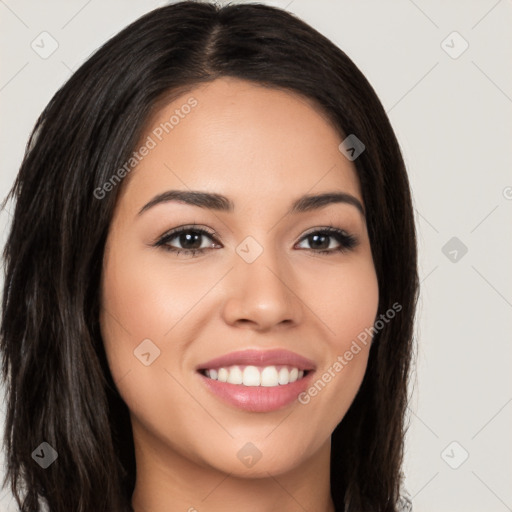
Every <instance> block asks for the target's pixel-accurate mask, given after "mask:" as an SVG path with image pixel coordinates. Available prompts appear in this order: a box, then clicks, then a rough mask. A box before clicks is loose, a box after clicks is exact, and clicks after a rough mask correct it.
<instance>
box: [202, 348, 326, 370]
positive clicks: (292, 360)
mask: <svg viewBox="0 0 512 512" xmlns="http://www.w3.org/2000/svg"><path fill="white" fill-rule="evenodd" d="M234 365H253V366H274V365H288V366H293V367H294V368H297V369H298V370H314V369H315V367H316V366H315V363H314V362H313V361H311V360H310V359H307V358H305V357H303V356H301V355H299V354H296V353H295V352H290V351H289V350H284V349H273V350H252V349H251V350H239V351H237V352H231V353H229V354H226V355H223V356H220V357H216V358H215V359H210V360H209V361H206V362H205V363H201V364H200V365H198V366H197V367H196V370H207V369H209V368H221V367H224V368H226V367H228V366H234Z"/></svg>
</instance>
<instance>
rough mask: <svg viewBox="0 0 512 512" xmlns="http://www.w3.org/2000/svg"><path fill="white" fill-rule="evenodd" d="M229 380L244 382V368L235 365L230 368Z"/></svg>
mask: <svg viewBox="0 0 512 512" xmlns="http://www.w3.org/2000/svg"><path fill="white" fill-rule="evenodd" d="M227 382H229V384H242V382H243V375H242V370H240V368H238V366H233V367H232V368H230V370H229V376H228V380H227Z"/></svg>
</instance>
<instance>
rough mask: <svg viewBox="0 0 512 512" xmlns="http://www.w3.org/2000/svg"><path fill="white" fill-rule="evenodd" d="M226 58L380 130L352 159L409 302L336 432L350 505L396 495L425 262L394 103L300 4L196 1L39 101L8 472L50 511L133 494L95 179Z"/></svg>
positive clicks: (27, 194)
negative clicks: (107, 322) (164, 108)
mask: <svg viewBox="0 0 512 512" xmlns="http://www.w3.org/2000/svg"><path fill="white" fill-rule="evenodd" d="M223 76H231V77H237V78H241V79H246V80H250V81H253V82H257V83H259V84H264V85H267V86H268V87H274V88H281V89H285V90H290V91H293V92H296V93H297V92H298V93H300V94H302V95H303V96H304V97H307V98H310V99H312V100H314V101H315V102H316V104H317V105H318V107H319V109H322V110H323V111H324V112H325V114H326V115H327V116H328V118H329V119H330V120H331V121H332V123H333V125H334V126H335V127H337V129H338V130H339V133H340V136H346V135H349V134H355V135H356V136H357V138H358V139H359V140H361V141H362V142H363V143H364V145H365V150H364V152H363V153H362V154H361V155H360V156H359V157H358V158H357V159H356V160H355V161H354V164H355V166H356V170H357V173H358V177H359V181H360V184H361V190H362V195H363V200H364V204H365V206H366V210H367V227H368V233H369V238H370V243H371V249H372V254H373V259H374V262H375V268H376V272H377V278H378V283H379V290H380V291H379V311H378V317H379V316H380V315H382V314H384V313H385V312H386V311H387V310H388V309H389V308H390V307H391V306H392V304H395V303H397V304H399V305H400V306H401V311H400V313H399V314H397V315H396V316H395V318H394V319H393V320H392V321H390V322H389V323H387V324H386V326H385V328H383V329H381V330H379V331H378V332H377V333H376V334H375V337H374V341H373V344H372V347H371V350H370V356H369V362H368V368H367V372H366V374H365V377H364V380H363V383H362V385H361V388H360V390H359V392H358V394H357V396H356V398H355V400H354V402H353V404H352V406H351V407H350V409H349V411H348V412H347V414H346V415H345V417H344V418H343V420H342V421H341V423H340V424H339V425H338V426H337V427H336V429H335V430H334V432H333V435H332V457H331V492H332V496H333V500H334V503H335V505H336V509H337V510H339V511H344V512H356V511H357V512H360V511H382V512H396V510H397V502H398V499H399V490H400V484H401V472H400V467H401V462H402V454H403V440H404V439H403V438H404V414H405V409H406V404H407V398H408V394H407V381H408V375H409V367H410V360H411V353H412V343H413V322H414V316H415V309H416V302H417V293H418V277H417V261H416V258H417V256H416V239H415V227H414V220H413V219H414V217H413V209H412V205H411V197H410V191H409V183H408V179H407V174H406V169H405V166H404V162H403V159H402V156H401V152H400V149H399V145H398V143H397V140H396V137H395V135H394V133H393V130H392V128H391V125H390V123H389V120H388V118H387V116H386V113H385V111H384V109H383V107H382V105H381V103H380V101H379V99H378V97H377V95H376V93H375V92H374V90H373V88H372V87H371V85H370V84H369V83H368V81H367V80H366V79H365V77H364V76H363V74H362V73H361V72H360V71H359V69H358V68H357V67H356V65H355V64H354V63H353V62H352V61H351V60H350V59H349V58H348V57H347V55H345V53H344V52H343V51H342V50H340V49H339V48H338V47H336V46H335V45H334V44H333V43H332V42H330V41H329V40H328V39H327V38H326V37H324V36H323V35H321V34H320V33H318V32H317V31H316V30H314V29H313V28H312V27H310V26H309V25H307V24H306V23H304V22H303V21H301V20H299V19H298V18H296V17H295V16H294V15H292V14H290V13H288V12H286V11H284V10H281V9H278V8H275V7H270V6H266V5H260V4H248V3H244V4H235V5H228V6H225V7H218V6H216V5H214V4H209V3H198V2H193V1H185V2H179V3H175V4H171V5H168V6H166V7H162V8H159V9H156V10H154V11H152V12H150V13H148V14H146V15H145V16H143V17H141V18H140V19H138V20H137V21H135V22H134V23H132V24H131V25H130V26H128V27H127V28H125V29H124V30H123V31H122V32H120V33H119V34H117V35H116V36H115V37H113V38H112V39H111V40H109V41H108V42H107V43H106V44H104V45H103V46H102V47H101V48H100V49H99V50H98V51H97V52H96V53H95V54H94V55H93V56H92V57H90V58H89V59H88V60H87V61H86V62H85V63H84V64H83V65H82V66H81V67H80V68H79V69H78V70H77V71H76V72H75V73H74V74H73V76H72V77H71V78H70V79H69V80H68V82H67V83H66V84H65V85H64V86H63V87H62V88H61V89H60V90H59V91H58V92H57V93H56V94H55V96H54V97H53V98H52V100H51V101H50V103H49V104H48V106H47V107H46V109H45V110H44V112H43V113H42V114H41V116H40V118H39V119H38V121H37V124H36V126H35V128H34V131H33V133H32V136H31V138H30V141H29V143H28V145H27V150H26V153H25V156H24V159H23V162H22V165H21V168H20V170H19V174H18V176H17V178H16V181H15V183H14V186H13V188H12V190H11V191H10V193H9V195H8V196H7V198H6V201H7V200H8V199H14V200H15V203H16V204H15V210H14V213H13V221H12V226H11V230H10V233H9V236H8V240H7V243H6V246H5V249H4V258H5V285H4V293H3V298H2V317H1V329H0V337H1V338H0V348H1V351H2V356H3V360H2V363H3V366H2V370H3V374H2V375H3V379H4V383H5V386H6V389H7V401H6V413H7V417H6V426H5V439H4V445H5V450H6V455H7V476H6V480H5V482H7V481H8V480H9V481H10V484H11V489H12V492H13V494H14V495H15V497H16V500H17V502H18V505H19V506H20V507H21V510H22V512H34V511H40V510H41V508H40V500H44V501H45V502H46V503H47V506H48V507H49V510H50V512H70V511H73V512H91V511H94V512H113V511H120V510H131V505H130V500H131V494H132V491H133V488H134V483H135V460H134V450H133V439H132V433H131V429H130V427H129V425H130V421H129V417H128V409H127V406H126V404H125V403H124V402H123V401H122V399H121V398H120V396H119V394H118V392H117V390H116V387H115V385H114V383H113V380H112V376H111V374H110V371H109V368H108V364H107V362H106V357H105V353H104V348H103V343H102V339H101V335H100V331H99V325H98V318H99V308H100V304H99V297H98V290H99V289H100V279H101V263H102V258H103V250H104V245H105V240H106V235H107V232H108V228H109V225H110V222H111V218H112V213H113V210H114V207H115V204H116V199H117V194H118V192H119V190H118V189H119V188H120V187H115V189H114V190H112V191H111V192H110V193H109V194H106V195H105V197H103V198H101V199H100V198H98V197H97V196H98V194H97V193H96V194H95V191H97V190H98V188H99V187H102V185H103V184H104V183H105V182H106V181H107V180H109V178H110V177H111V176H112V175H113V174H114V172H115V171H116V170H117V169H119V168H120V167H121V166H122V165H123V162H126V160H127V159H128V158H129V156H130V154H131V152H132V151H133V149H134V147H135V144H136V143H137V141H138V140H139V137H140V136H141V134H142V129H143V126H144V123H145V121H146V120H147V118H148V116H149V114H150V113H151V111H152V109H153V108H154V107H155V105H156V104H157V103H156V102H157V101H159V100H161V98H162V97H166V98H167V99H169V98H170V96H169V94H171V95H172V94H173V93H177V92H178V91H179V92H180V93H183V91H186V90H192V89H193V88H194V86H196V85H198V84H200V83H205V82H209V81H212V80H214V79H216V78H218V77H223ZM341 140H342V139H340V142H341ZM4 206H5V202H4ZM43 441H44V442H47V443H48V444H50V445H51V446H52V447H55V448H56V449H57V451H58V460H57V462H55V463H54V464H52V465H51V466H50V467H48V468H47V469H42V468H41V467H40V466H39V465H38V464H36V463H35V462H34V460H33V459H32V456H31V453H32V451H33V450H34V449H35V448H36V447H38V446H39V445H40V443H41V442H43ZM4 485H5V483H4Z"/></svg>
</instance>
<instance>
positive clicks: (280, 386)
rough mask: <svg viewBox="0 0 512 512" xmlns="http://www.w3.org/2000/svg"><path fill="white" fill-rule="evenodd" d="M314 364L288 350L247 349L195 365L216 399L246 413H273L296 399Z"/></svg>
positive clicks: (308, 379) (311, 373)
mask: <svg viewBox="0 0 512 512" xmlns="http://www.w3.org/2000/svg"><path fill="white" fill-rule="evenodd" d="M315 370H316V365H315V363H314V362H312V361H310V360H309V359H306V358H304V357H302V356H300V355H298V354H295V353H294V352H290V351H287V350H280V349H275V350H270V351H261V350H246V351H240V352H233V353H231V354H228V355H226V356H222V357H218V358H216V359H212V360H210V361H208V362H206V363H203V364H201V365H199V366H198V367H196V372H197V374H198V375H199V377H200V379H201V382H202V383H203V385H205V386H206V388H207V389H208V391H209V392H211V394H212V395H213V397H215V398H216V399H217V400H220V401H221V402H222V403H224V404H228V405H230V406H234V407H235V408H236V409H238V410H240V409H242V410H244V411H248V412H272V411H276V410H279V409H282V408H284V407H287V406H291V405H292V404H293V403H294V402H298V401H297V398H298V396H299V395H300V394H301V393H302V392H304V391H305V390H306V389H307V387H308V386H309V385H310V383H311V380H312V378H313V374H314V373H315Z"/></svg>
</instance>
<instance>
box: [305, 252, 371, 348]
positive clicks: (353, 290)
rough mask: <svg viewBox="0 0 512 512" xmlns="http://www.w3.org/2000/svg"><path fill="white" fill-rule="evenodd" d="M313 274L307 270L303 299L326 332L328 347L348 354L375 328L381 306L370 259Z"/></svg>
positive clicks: (357, 258)
mask: <svg viewBox="0 0 512 512" xmlns="http://www.w3.org/2000/svg"><path fill="white" fill-rule="evenodd" d="M321 270H322V271H321V272H319V271H318V269H317V272H314V273H313V272H311V271H310V270H308V269H306V268H304V269H302V271H301V274H302V275H303V279H302V283H303V284H302V286H303V292H302V296H303V297H305V298H306V300H305V303H306V306H307V307H308V308H309V309H310V310H311V311H313V312H314V314H315V315H316V317H317V318H318V319H319V320H320V321H321V324H322V325H323V327H324V328H325V336H326V338H325V339H326V340H327V341H328V344H329V347H330V349H331V352H332V350H335V351H336V352H339V351H344V350H346V349H347V348H348V347H349V346H350V344H351V341H352V340H353V339H355V338H356V337H357V336H358V335H359V334H360V333H361V332H364V331H365V329H367V328H368V327H370V326H372V325H373V323H374V321H375V317H376V315H377V310H378V305H379V287H378V282H377V276H376V273H375V268H374V265H373V261H372V259H371V257H369V256H367V257H360V256H358V257H354V258H351V259H350V260H349V259H347V260H346V261H344V262H342V263H341V264H333V265H332V266H329V267H323V268H322V269H321Z"/></svg>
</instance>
